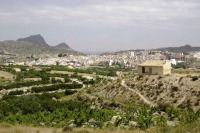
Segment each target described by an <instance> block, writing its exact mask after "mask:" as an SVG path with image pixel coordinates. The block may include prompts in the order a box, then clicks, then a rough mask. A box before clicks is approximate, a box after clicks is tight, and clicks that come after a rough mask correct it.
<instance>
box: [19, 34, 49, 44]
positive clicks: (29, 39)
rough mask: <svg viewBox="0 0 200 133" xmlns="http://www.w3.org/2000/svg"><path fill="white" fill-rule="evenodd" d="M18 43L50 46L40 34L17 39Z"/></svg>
mask: <svg viewBox="0 0 200 133" xmlns="http://www.w3.org/2000/svg"><path fill="white" fill-rule="evenodd" d="M17 41H26V42H31V43H34V44H38V45H41V46H49V45H48V44H47V43H46V41H45V40H44V38H43V37H42V36H41V35H40V34H38V35H32V36H29V37H25V38H19V39H17Z"/></svg>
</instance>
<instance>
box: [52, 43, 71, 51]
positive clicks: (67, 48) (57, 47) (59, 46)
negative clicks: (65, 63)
mask: <svg viewBox="0 0 200 133" xmlns="http://www.w3.org/2000/svg"><path fill="white" fill-rule="evenodd" d="M55 48H56V49H60V50H62V49H63V50H72V49H71V48H70V47H69V46H68V45H67V44H66V43H65V42H63V43H60V44H58V45H56V46H55Z"/></svg>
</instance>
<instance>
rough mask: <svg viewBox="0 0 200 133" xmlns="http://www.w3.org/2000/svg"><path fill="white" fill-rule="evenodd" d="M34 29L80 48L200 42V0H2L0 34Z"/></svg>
mask: <svg viewBox="0 0 200 133" xmlns="http://www.w3.org/2000/svg"><path fill="white" fill-rule="evenodd" d="M33 34H41V35H42V36H43V37H44V38H45V40H46V42H47V43H48V44H50V45H56V44H58V43H60V42H66V43H67V44H68V45H69V46H70V47H72V48H73V49H75V50H79V51H93V52H94V51H117V50H128V49H138V48H147V49H148V48H156V47H166V46H181V45H185V44H190V45H193V46H200V0H0V40H1V41H3V40H15V39H17V38H21V37H27V36H29V35H33Z"/></svg>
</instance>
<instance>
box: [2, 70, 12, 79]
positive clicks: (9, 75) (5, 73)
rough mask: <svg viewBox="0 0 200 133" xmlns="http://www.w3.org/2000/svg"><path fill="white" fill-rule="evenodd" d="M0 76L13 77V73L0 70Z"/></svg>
mask: <svg viewBox="0 0 200 133" xmlns="http://www.w3.org/2000/svg"><path fill="white" fill-rule="evenodd" d="M0 77H4V78H5V79H13V77H14V75H13V74H11V73H9V72H5V71H0Z"/></svg>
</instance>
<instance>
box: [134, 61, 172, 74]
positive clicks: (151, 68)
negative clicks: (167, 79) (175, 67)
mask: <svg viewBox="0 0 200 133" xmlns="http://www.w3.org/2000/svg"><path fill="white" fill-rule="evenodd" d="M137 70H138V74H139V75H166V74H171V61H168V60H147V61H145V62H143V63H142V64H139V65H138V68H137Z"/></svg>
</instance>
